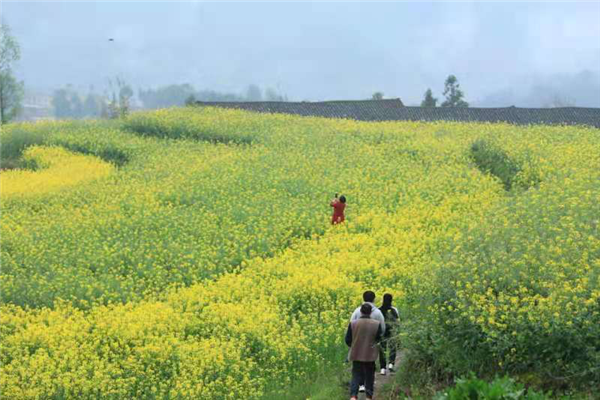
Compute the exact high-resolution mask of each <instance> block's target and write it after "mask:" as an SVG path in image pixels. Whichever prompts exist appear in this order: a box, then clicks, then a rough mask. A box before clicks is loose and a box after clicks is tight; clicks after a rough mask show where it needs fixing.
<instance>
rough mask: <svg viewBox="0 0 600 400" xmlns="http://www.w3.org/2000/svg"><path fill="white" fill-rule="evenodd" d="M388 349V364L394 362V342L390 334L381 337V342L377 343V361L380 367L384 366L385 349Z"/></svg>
mask: <svg viewBox="0 0 600 400" xmlns="http://www.w3.org/2000/svg"><path fill="white" fill-rule="evenodd" d="M388 348H389V349H390V364H395V363H396V343H394V339H393V338H392V335H389V336H386V337H384V338H383V340H382V341H381V343H379V363H380V365H381V369H383V368H385V366H386V362H385V351H386V350H387V349H388Z"/></svg>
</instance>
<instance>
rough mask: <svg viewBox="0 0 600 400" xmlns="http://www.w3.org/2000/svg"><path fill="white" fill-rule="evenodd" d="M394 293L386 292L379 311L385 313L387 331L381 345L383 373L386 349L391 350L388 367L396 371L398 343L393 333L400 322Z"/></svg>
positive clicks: (383, 372) (380, 357) (383, 370)
mask: <svg viewBox="0 0 600 400" xmlns="http://www.w3.org/2000/svg"><path fill="white" fill-rule="evenodd" d="M392 299H393V298H392V295H391V294H389V293H386V294H384V295H383V304H382V305H381V307H379V311H381V313H382V314H383V318H384V320H385V331H384V334H383V340H382V342H381V346H380V347H379V363H380V364H381V375H385V374H386V362H385V361H386V359H385V352H386V349H388V348H389V350H390V359H389V362H390V364H389V365H388V366H387V369H388V370H389V371H390V372H393V371H394V364H395V362H396V343H394V337H393V334H394V333H395V332H394V331H395V329H394V328H395V327H396V325H397V324H398V319H399V314H398V309H397V308H396V307H394V306H392Z"/></svg>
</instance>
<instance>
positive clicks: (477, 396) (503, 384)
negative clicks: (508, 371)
mask: <svg viewBox="0 0 600 400" xmlns="http://www.w3.org/2000/svg"><path fill="white" fill-rule="evenodd" d="M548 398H549V397H547V396H546V395H544V394H543V393H538V392H536V391H534V390H526V389H525V387H524V386H523V385H521V384H517V383H515V381H514V380H512V379H511V378H509V377H503V378H496V379H495V380H494V381H492V382H486V381H484V380H481V379H477V378H476V377H475V374H470V376H469V377H468V378H461V379H458V380H457V382H456V386H455V387H453V388H452V389H449V390H447V391H444V392H442V393H439V394H438V395H437V396H435V397H434V399H435V400H545V399H548Z"/></svg>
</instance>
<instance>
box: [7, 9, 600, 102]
mask: <svg viewBox="0 0 600 400" xmlns="http://www.w3.org/2000/svg"><path fill="white" fill-rule="evenodd" d="M0 12H1V15H2V19H3V21H5V22H6V23H8V24H9V25H10V26H11V28H12V31H13V34H14V36H15V37H16V38H17V40H18V41H19V42H20V44H21V48H22V59H21V61H20V62H19V64H18V66H17V74H18V75H19V77H20V78H22V79H24V80H25V83H26V86H27V87H28V88H30V89H44V90H52V89H54V88H57V87H59V86H62V85H65V84H67V83H71V84H73V85H74V86H75V87H78V88H81V89H84V90H87V88H88V87H89V86H90V85H91V84H93V85H94V86H95V87H96V90H97V91H101V90H102V88H104V87H105V86H106V82H107V78H108V77H109V76H115V75H120V76H122V77H124V78H125V80H126V81H128V82H130V83H131V84H133V86H134V88H135V89H136V91H137V88H139V87H142V88H145V87H157V86H160V85H166V84H170V83H191V84H193V85H194V86H195V87H196V88H198V89H215V90H220V91H231V92H242V91H244V89H245V87H246V86H247V85H248V84H250V83H255V84H258V85H259V86H261V87H263V88H266V87H269V86H271V87H278V88H279V89H280V90H281V91H282V92H284V93H286V94H287V95H288V97H289V98H290V99H291V100H328V99H360V98H368V97H370V96H371V94H372V93H373V92H375V91H382V92H384V93H385V95H386V97H400V98H401V99H402V100H403V101H404V102H405V103H406V104H415V103H418V102H420V100H421V98H422V96H423V93H424V92H425V90H426V89H427V88H428V87H431V88H432V90H433V91H434V95H436V96H438V97H441V92H442V90H443V82H444V79H445V78H446V76H447V75H448V74H455V75H456V76H457V77H458V79H459V82H460V83H461V87H462V88H463V89H464V91H465V92H466V94H467V100H468V101H471V102H472V103H475V104H481V105H491V106H506V105H511V104H514V103H517V104H516V105H519V106H528V105H529V106H531V105H532V104H533V102H534V101H533V98H534V97H536V96H538V97H539V96H541V93H543V95H544V96H550V95H553V94H554V93H555V92H556V93H557V94H560V95H562V96H566V97H568V98H570V99H571V100H574V101H575V102H576V104H577V105H578V106H595V107H600V2H596V3H590V2H588V3H540V2H537V3H509V2H505V3H439V2H438V3H366V2H365V3H342V2H335V3H249V2H247V3H197V2H196V3H189V2H180V3H156V2H153V3H151V2H148V3H144V2H131V3H127V2H98V3H92V2H86V3H73V2H57V3H35V2H8V3H7V2H2V9H1V10H0ZM108 38H114V39H115V41H114V42H109V41H108ZM559 92H560V93H559ZM528 101H529V102H531V103H532V104H526V103H527V102H528ZM496 103H498V104H496ZM504 103H510V104H504ZM518 103H521V104H518Z"/></svg>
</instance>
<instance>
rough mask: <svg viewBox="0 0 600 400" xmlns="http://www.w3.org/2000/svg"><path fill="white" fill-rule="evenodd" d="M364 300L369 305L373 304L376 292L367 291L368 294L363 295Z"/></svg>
mask: <svg viewBox="0 0 600 400" xmlns="http://www.w3.org/2000/svg"><path fill="white" fill-rule="evenodd" d="M363 300H364V301H365V302H367V303H372V302H374V301H375V292H372V291H371V290H367V291H366V292H364V293H363Z"/></svg>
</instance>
